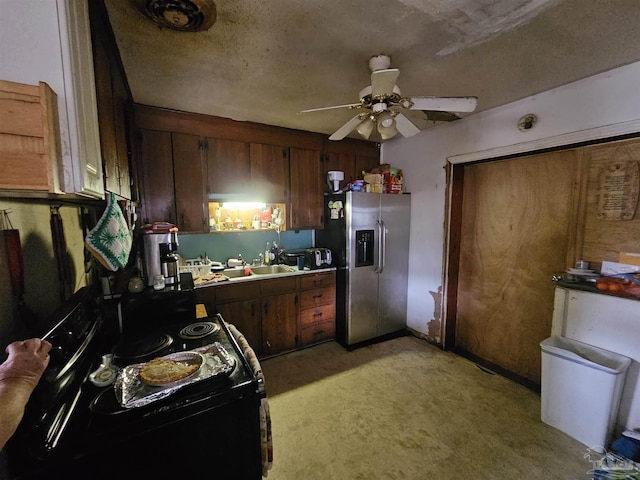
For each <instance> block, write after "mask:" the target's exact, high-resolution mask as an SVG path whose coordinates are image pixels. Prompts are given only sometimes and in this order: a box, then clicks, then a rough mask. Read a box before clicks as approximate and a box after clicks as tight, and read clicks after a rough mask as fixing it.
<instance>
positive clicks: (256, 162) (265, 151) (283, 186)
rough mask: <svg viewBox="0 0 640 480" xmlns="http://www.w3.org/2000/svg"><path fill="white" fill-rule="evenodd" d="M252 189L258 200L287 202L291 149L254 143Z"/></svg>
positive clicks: (252, 148) (252, 146) (251, 150)
mask: <svg viewBox="0 0 640 480" xmlns="http://www.w3.org/2000/svg"><path fill="white" fill-rule="evenodd" d="M250 158H251V188H252V190H253V192H255V193H256V194H257V198H258V199H263V200H264V201H267V202H282V203H284V202H286V201H287V199H288V197H289V149H288V148H284V147H279V146H276V145H265V144H261V143H252V144H251V146H250Z"/></svg>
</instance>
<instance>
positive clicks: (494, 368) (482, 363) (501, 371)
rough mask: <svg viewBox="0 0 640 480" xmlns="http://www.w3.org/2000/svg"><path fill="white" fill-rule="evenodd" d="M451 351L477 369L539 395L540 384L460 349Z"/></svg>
mask: <svg viewBox="0 0 640 480" xmlns="http://www.w3.org/2000/svg"><path fill="white" fill-rule="evenodd" d="M451 351H452V352H453V353H455V354H456V355H460V356H461V357H464V358H466V359H467V360H470V361H472V362H473V363H475V364H476V365H477V366H478V368H480V369H481V370H483V371H486V372H487V373H491V374H493V373H496V374H498V375H501V376H503V377H505V378H508V379H509V380H513V381H514V382H516V383H519V384H520V385H522V386H524V387H527V388H529V389H531V390H533V391H534V392H536V393H540V384H538V383H536V382H534V381H532V380H529V379H528V378H525V377H523V376H521V375H518V374H517V373H513V372H511V371H509V370H507V369H506V368H503V367H501V366H499V365H496V364H495V363H492V362H489V361H487V360H484V359H483V358H480V357H478V356H476V355H473V354H472V353H469V352H467V351H466V350H464V349H462V348H453V349H451Z"/></svg>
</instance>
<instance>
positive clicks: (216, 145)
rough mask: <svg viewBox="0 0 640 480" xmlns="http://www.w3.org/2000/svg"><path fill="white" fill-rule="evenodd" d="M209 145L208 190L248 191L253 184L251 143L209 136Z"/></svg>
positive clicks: (217, 192) (221, 192)
mask: <svg viewBox="0 0 640 480" xmlns="http://www.w3.org/2000/svg"><path fill="white" fill-rule="evenodd" d="M207 147H208V148H207V160H206V162H207V192H208V193H210V194H213V195H214V196H216V195H217V194H229V193H233V194H238V193H246V192H247V190H248V188H249V186H250V184H251V161H250V158H249V144H248V143H246V142H238V141H235V140H221V139H216V138H208V139H207Z"/></svg>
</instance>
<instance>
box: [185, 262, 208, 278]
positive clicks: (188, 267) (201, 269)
mask: <svg viewBox="0 0 640 480" xmlns="http://www.w3.org/2000/svg"><path fill="white" fill-rule="evenodd" d="M211 267H213V262H212V261H211V260H209V259H206V260H203V259H201V258H191V259H187V260H185V265H181V266H179V267H178V271H179V272H180V273H187V272H189V273H191V275H193V276H194V277H196V276H203V275H207V274H208V273H211Z"/></svg>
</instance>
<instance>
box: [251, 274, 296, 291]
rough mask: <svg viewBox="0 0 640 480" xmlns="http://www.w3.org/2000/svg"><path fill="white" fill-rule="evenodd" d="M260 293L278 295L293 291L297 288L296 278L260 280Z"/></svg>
mask: <svg viewBox="0 0 640 480" xmlns="http://www.w3.org/2000/svg"><path fill="white" fill-rule="evenodd" d="M258 283H259V284H260V291H261V292H262V295H278V294H280V293H286V292H292V291H295V290H296V288H297V286H298V281H297V278H296V277H287V278H274V279H272V280H261V281H259V282H258Z"/></svg>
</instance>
